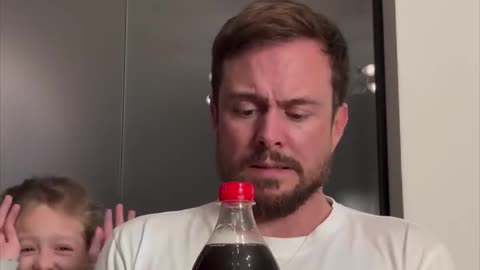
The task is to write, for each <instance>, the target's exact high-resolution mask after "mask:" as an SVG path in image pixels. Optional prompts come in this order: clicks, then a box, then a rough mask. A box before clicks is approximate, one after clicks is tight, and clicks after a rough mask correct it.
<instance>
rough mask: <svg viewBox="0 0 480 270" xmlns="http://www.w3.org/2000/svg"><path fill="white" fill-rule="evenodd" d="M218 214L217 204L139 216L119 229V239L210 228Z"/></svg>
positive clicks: (117, 234) (117, 232) (116, 231)
mask: <svg viewBox="0 0 480 270" xmlns="http://www.w3.org/2000/svg"><path fill="white" fill-rule="evenodd" d="M217 214H218V206H217V204H216V203H208V204H204V205H201V206H198V207H193V208H188V209H183V210H177V211H167V212H161V213H155V214H148V215H144V216H139V217H137V218H135V219H133V220H130V221H128V222H126V223H125V224H123V225H122V226H120V227H118V228H117V229H116V230H115V235H116V236H117V237H121V238H125V237H144V236H145V235H150V234H164V235H167V236H168V235H169V234H170V233H171V232H173V231H175V232H177V233H178V232H179V231H183V232H186V231H188V230H194V229H196V228H210V227H212V228H213V226H214V225H215V222H216V218H217Z"/></svg>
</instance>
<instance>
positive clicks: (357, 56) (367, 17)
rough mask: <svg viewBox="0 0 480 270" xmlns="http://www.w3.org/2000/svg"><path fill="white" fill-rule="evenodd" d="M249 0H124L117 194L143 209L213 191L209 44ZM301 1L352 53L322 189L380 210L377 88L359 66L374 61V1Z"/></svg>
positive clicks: (199, 199)
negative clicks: (343, 118) (345, 113)
mask: <svg viewBox="0 0 480 270" xmlns="http://www.w3.org/2000/svg"><path fill="white" fill-rule="evenodd" d="M248 2H249V1H246V0H244V1H225V0H216V1H215V0H213V1H191V0H175V1H174V0H164V1H153V0H135V1H129V2H128V21H127V22H128V23H127V33H128V34H127V50H126V66H127V69H126V92H125V134H124V135H125V137H124V148H123V158H124V159H123V167H122V169H123V178H122V185H123V186H122V195H123V197H124V201H125V202H126V203H127V205H129V206H130V207H133V208H136V209H137V210H138V211H139V212H140V213H148V212H156V211H163V210H173V209H180V208H185V207H191V206H194V205H197V204H200V203H204V202H208V201H212V200H215V199H216V192H217V187H218V184H219V180H218V178H217V176H216V171H215V163H214V138H213V133H212V129H211V124H210V119H209V112H208V107H207V105H206V103H205V97H206V95H207V94H209V93H210V86H209V83H208V73H209V69H210V48H211V44H212V41H213V38H214V37H215V35H216V33H217V32H218V30H219V29H220V27H221V26H222V25H223V23H224V22H225V21H226V20H227V19H228V18H230V17H231V16H233V15H234V14H236V13H237V12H238V11H239V10H240V9H241V8H242V7H243V6H244V5H245V4H246V3H248ZM304 2H305V3H307V4H309V5H310V6H311V7H313V8H314V9H316V10H318V11H320V12H322V13H324V14H326V15H328V16H329V17H331V18H332V19H333V20H335V21H336V22H337V23H338V24H339V25H340V28H341V29H342V30H343V32H344V33H345V36H346V38H347V40H348V42H349V45H350V51H351V59H352V77H353V82H352V85H351V90H352V93H353V95H352V96H351V97H350V98H349V100H348V102H349V104H350V112H351V114H350V119H351V121H350V125H349V126H348V128H347V130H346V134H345V137H344V138H343V140H342V142H341V144H340V146H339V148H338V151H337V154H336V156H335V162H334V170H333V175H332V177H331V180H330V182H329V184H328V186H327V193H328V194H331V195H332V196H334V197H335V198H337V199H338V200H339V201H341V202H343V203H345V204H347V205H350V206H352V207H355V208H358V209H361V210H365V211H368V212H372V213H378V211H379V204H380V201H379V194H378V189H379V188H378V186H379V185H378V182H379V177H378V169H377V166H378V165H377V139H376V120H375V119H376V115H375V96H374V95H373V94H372V93H370V92H368V91H366V85H365V80H364V78H363V77H362V76H360V75H359V72H358V68H359V67H363V66H365V65H367V64H370V63H374V59H373V58H374V57H373V55H374V53H373V16H372V2H371V1H354V0H325V1H313V0H312V1H304Z"/></svg>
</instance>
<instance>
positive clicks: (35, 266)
mask: <svg viewBox="0 0 480 270" xmlns="http://www.w3.org/2000/svg"><path fill="white" fill-rule="evenodd" d="M16 230H17V234H18V239H19V241H20V246H21V252H20V260H19V262H20V266H19V268H18V269H19V270H44V269H49V270H50V269H58V270H83V269H87V266H88V265H89V262H88V252H87V247H86V242H85V239H84V225H83V224H82V222H81V220H80V218H79V217H75V216H73V215H68V214H67V213H65V212H64V211H61V210H59V209H53V208H50V207H49V206H48V205H46V204H38V205H34V206H30V207H28V208H26V209H24V211H22V213H21V214H20V216H19V218H18V220H17V223H16Z"/></svg>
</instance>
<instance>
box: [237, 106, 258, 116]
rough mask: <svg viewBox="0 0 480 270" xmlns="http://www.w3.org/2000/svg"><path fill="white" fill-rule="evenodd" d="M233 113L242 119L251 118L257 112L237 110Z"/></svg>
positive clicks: (243, 109) (250, 109)
mask: <svg viewBox="0 0 480 270" xmlns="http://www.w3.org/2000/svg"><path fill="white" fill-rule="evenodd" d="M233 112H234V113H235V114H236V115H238V116H240V117H251V116H253V115H255V113H256V110H255V109H253V108H235V109H234V110H233Z"/></svg>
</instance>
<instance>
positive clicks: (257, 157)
mask: <svg viewBox="0 0 480 270" xmlns="http://www.w3.org/2000/svg"><path fill="white" fill-rule="evenodd" d="M266 160H270V161H272V162H276V163H280V164H281V165H282V166H286V167H288V168H289V169H291V170H294V171H296V172H297V173H298V174H299V175H303V167H302V165H301V164H300V162H298V161H297V160H296V159H294V158H292V157H289V156H287V155H284V154H282V153H280V152H278V151H275V150H269V149H260V150H257V151H255V152H254V153H253V154H252V155H250V156H249V157H247V158H246V159H245V160H244V161H243V162H242V165H243V166H242V168H248V167H250V166H252V165H254V164H258V163H262V162H265V161H266Z"/></svg>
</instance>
